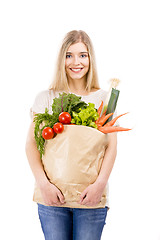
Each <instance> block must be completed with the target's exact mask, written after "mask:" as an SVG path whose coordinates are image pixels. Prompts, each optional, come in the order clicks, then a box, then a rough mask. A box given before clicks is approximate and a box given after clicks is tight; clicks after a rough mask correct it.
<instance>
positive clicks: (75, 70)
mask: <svg viewBox="0 0 160 240" xmlns="http://www.w3.org/2000/svg"><path fill="white" fill-rule="evenodd" d="M71 70H72V71H74V72H78V71H80V70H81V68H71Z"/></svg>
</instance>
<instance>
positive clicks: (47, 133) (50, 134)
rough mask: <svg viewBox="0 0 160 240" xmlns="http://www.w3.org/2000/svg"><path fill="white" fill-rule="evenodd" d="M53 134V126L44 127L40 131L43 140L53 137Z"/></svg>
mask: <svg viewBox="0 0 160 240" xmlns="http://www.w3.org/2000/svg"><path fill="white" fill-rule="evenodd" d="M53 136H54V131H53V128H50V127H45V128H44V129H43V131H42V137H43V138H44V139H45V140H49V139H51V138H53Z"/></svg>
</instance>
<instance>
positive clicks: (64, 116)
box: [59, 112, 71, 124]
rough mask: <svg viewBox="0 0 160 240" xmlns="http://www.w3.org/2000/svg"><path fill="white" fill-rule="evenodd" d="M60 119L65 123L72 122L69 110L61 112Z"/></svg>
mask: <svg viewBox="0 0 160 240" xmlns="http://www.w3.org/2000/svg"><path fill="white" fill-rule="evenodd" d="M59 121H60V122H61V123H64V124H69V123H70V122H71V115H70V114H69V113H68V112H62V113H60V114H59Z"/></svg>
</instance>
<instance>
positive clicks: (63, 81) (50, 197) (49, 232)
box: [26, 31, 117, 240]
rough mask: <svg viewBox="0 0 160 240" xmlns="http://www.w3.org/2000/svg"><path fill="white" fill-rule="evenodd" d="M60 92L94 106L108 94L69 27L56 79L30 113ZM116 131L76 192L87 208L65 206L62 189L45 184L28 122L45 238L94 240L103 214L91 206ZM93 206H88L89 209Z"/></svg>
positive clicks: (88, 51)
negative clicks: (91, 177)
mask: <svg viewBox="0 0 160 240" xmlns="http://www.w3.org/2000/svg"><path fill="white" fill-rule="evenodd" d="M60 92H67V93H74V94H76V95H78V96H82V100H83V101H85V102H87V103H88V102H93V103H95V107H96V108H98V107H99V105H100V103H101V101H102V100H103V101H104V100H105V99H106V97H107V92H106V91H104V90H102V89H100V87H99V83H98V78H97V72H96V66H95V56H94V51H93V47H92V43H91V40H90V38H89V36H88V35H87V34H86V33H85V32H84V31H71V32H69V33H68V34H67V35H66V37H65V38H64V40H63V43H62V47H61V49H60V53H59V56H58V62H57V70H56V74H55V79H54V81H53V83H52V85H51V88H50V90H47V91H43V92H41V93H39V94H38V95H37V97H36V99H35V102H34V104H33V107H32V113H33V116H34V114H35V113H43V112H44V111H45V108H46V107H48V108H49V113H52V109H51V104H52V100H53V98H54V97H58V95H59V93H60ZM116 145H117V137H116V133H112V134H109V143H108V147H107V149H106V152H105V156H104V159H103V163H102V167H101V170H100V172H99V175H98V177H97V179H96V181H95V182H94V183H93V184H91V185H89V186H88V187H87V188H86V189H85V190H84V191H83V192H82V193H81V195H80V199H79V204H81V205H82V206H83V205H85V206H88V207H89V208H88V209H87V208H85V209H84V208H66V207H62V206H63V204H64V203H65V198H64V196H63V193H62V192H61V191H60V190H59V189H58V188H57V187H56V186H55V185H54V184H52V183H50V182H49V180H48V178H47V176H46V174H45V172H44V169H43V165H42V162H41V159H40V154H39V152H38V150H37V147H36V142H35V139H34V123H33V122H32V123H31V126H30V129H29V133H28V138H27V142H26V154H27V157H28V161H29V164H30V167H31V169H32V172H33V174H34V177H35V180H36V183H37V185H38V187H39V188H40V191H41V195H42V197H43V200H44V203H45V205H42V204H38V213H39V218H40V221H41V226H42V230H43V233H44V236H45V239H47V240H52V239H53V240H54V239H56V240H70V239H72V238H73V239H76V240H80V239H83V240H90V239H92V240H98V239H101V234H102V230H103V227H104V224H105V219H106V216H107V210H108V203H107V204H106V206H105V208H94V206H95V205H96V204H98V203H99V202H100V199H101V197H102V193H103V191H104V188H105V186H106V184H107V182H108V178H109V176H110V173H111V170H112V168H113V165H114V161H115V158H116ZM92 207H93V208H92Z"/></svg>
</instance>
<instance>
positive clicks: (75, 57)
mask: <svg viewBox="0 0 160 240" xmlns="http://www.w3.org/2000/svg"><path fill="white" fill-rule="evenodd" d="M65 69H66V73H67V77H68V79H69V80H70V79H72V80H76V79H77V80H78V79H82V80H86V74H87V72H88V70H89V54H88V50H87V47H86V45H85V44H84V43H82V42H78V43H75V44H72V45H71V46H70V47H69V48H68V50H67V53H66V60H65Z"/></svg>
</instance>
